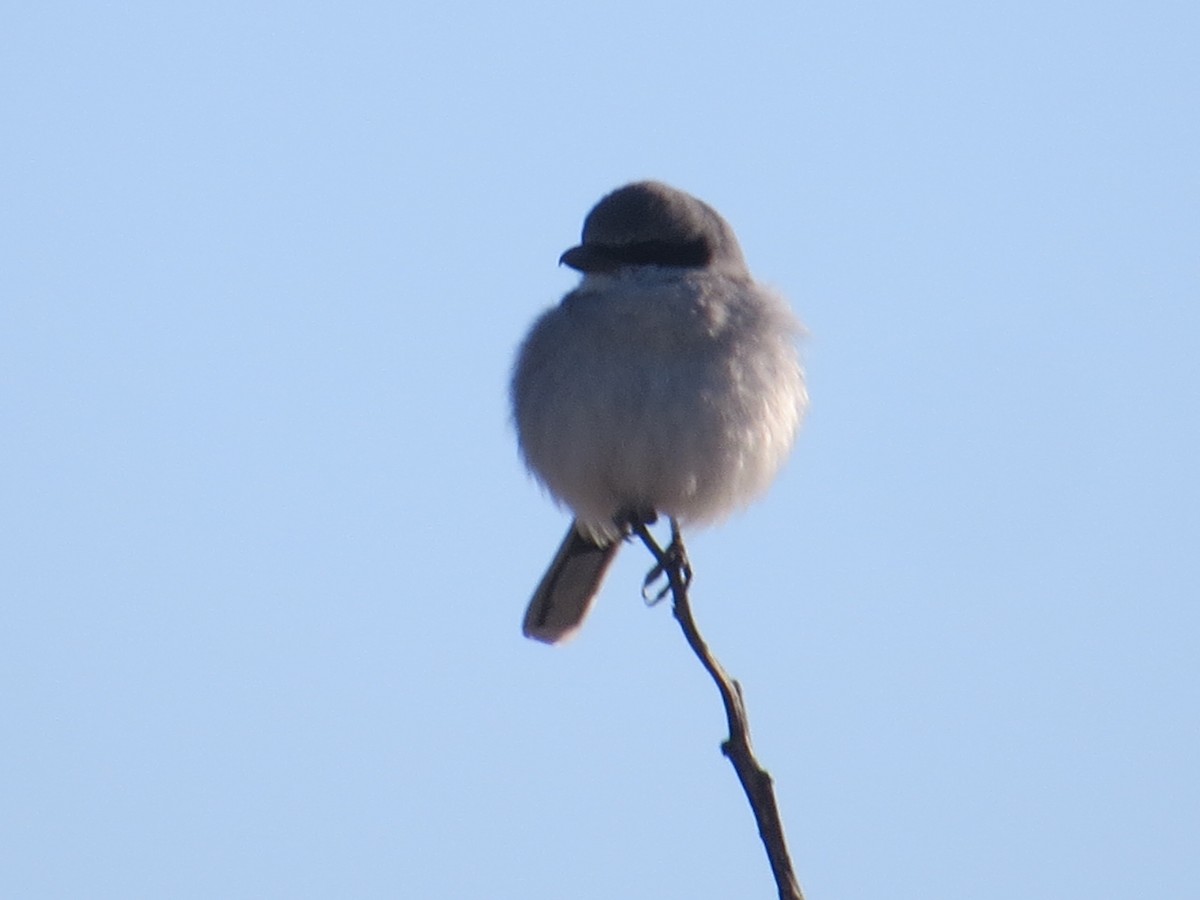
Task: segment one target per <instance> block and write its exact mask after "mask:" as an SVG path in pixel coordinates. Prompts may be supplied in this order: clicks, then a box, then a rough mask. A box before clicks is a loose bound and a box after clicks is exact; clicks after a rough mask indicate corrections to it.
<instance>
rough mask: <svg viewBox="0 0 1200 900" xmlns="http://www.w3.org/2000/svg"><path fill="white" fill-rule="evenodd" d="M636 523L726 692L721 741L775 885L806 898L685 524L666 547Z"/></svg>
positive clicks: (695, 647) (680, 615) (695, 643)
mask: <svg viewBox="0 0 1200 900" xmlns="http://www.w3.org/2000/svg"><path fill="white" fill-rule="evenodd" d="M630 527H631V528H632V530H633V533H634V534H636V535H637V536H638V537H639V538H641V540H642V543H643V544H645V545H646V548H647V549H648V550H649V551H650V553H651V554H653V556H654V561H655V564H656V565H655V568H654V569H653V570H652V571H651V572H650V575H649V576H647V582H650V581H653V580H655V579H657V578H658V576H659V574H665V575H666V576H667V582H668V585H669V587H670V589H671V596H672V598H673V601H674V612H675V618H676V620H678V622H679V627H680V628H682V629H683V636H684V637H685V638H686V639H687V642H688V646H690V647H691V648H692V652H693V653H695V654H696V657H697V658H698V659H699V660H700V664H701V665H702V666H704V668H705V670H706V671H707V672H708V674H709V675H711V676H712V680H713V681H714V682H716V685H717V690H718V691H720V693H721V702H722V703H724V704H725V718H726V719H727V720H728V722H729V737H728V739H726V740H725V741H724V742H723V743H722V744H721V752H722V753H724V754H725V756H726V757H728V758H729V761H730V762H731V763H732V764H733V769H734V771H735V772H736V773H737V777H738V781H740V782H741V783H742V790H743V791H745V792H746V799H747V800H749V801H750V809H751V810H752V811H753V812H754V819H755V821H756V822H757V823H758V834H759V837H761V838H762V842H763V846H764V847H765V848H766V850H767V859H768V860H769V861H770V863H771V872H772V873H773V874H774V876H775V885H776V887H778V888H779V897H780V900H804V894H803V893H802V892H801V890H800V884H799V882H798V881H797V880H796V873H795V871H794V870H793V869H792V859H791V856H790V855H789V854H788V849H787V842H786V841H785V840H784V837H783V822H782V820H781V819H780V816H779V806H778V804H776V802H775V787H774V783H773V782H772V781H771V776H770V775H769V774H768V773H767V771H766V769H764V768H763V767H762V766H760V765H759V763H758V760H757V759H755V757H754V751H753V749H752V748H751V746H750V725H749V722H748V721H747V719H746V706H745V703H744V702H743V700H742V687H741V685H740V684H738V683H737V681H735V680H734V679H733V678H730V677H729V674H728V673H727V672H726V671H725V670H724V669H723V668H722V667H721V664H720V663H719V662H717V659H716V657H715V656H713V654H712V651H711V650H709V649H708V644H706V643H705V641H704V638H703V637H701V635H700V630H699V629H698V628H697V627H696V620H695V619H694V618H693V617H692V607H691V603H690V602H689V600H688V593H687V586H688V583H689V582H690V581H691V567H690V566H689V565H688V561H687V552H686V551H685V550H684V547H683V540H682V538H681V536H680V534H679V525H678V523H677V522H676V521H675V520H674V519H672V520H671V544H670V546H669V547H667V549H666V550H664V549H663V548H662V547H660V546H659V545H658V542H657V541H656V540H655V539H654V536H653V535H652V534H651V533H650V531H649V529H648V528H647V527H646V525H645V524H644V523H642V522H638V521H635V522H634V523H632V524H631V526H630Z"/></svg>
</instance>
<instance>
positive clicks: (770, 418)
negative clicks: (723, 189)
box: [512, 268, 808, 534]
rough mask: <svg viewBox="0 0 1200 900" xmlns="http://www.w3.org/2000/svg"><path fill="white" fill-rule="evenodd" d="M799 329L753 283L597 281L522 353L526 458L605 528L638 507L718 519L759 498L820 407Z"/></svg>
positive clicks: (517, 386)
mask: <svg viewBox="0 0 1200 900" xmlns="http://www.w3.org/2000/svg"><path fill="white" fill-rule="evenodd" d="M797 331H798V326H797V324H796V322H795V319H794V318H793V317H792V315H791V313H790V311H789V310H788V308H787V306H786V304H785V303H784V302H783V300H782V299H781V298H779V297H778V296H776V295H775V294H773V293H771V292H769V291H767V290H765V289H763V288H761V287H759V286H758V285H756V284H754V282H753V281H751V280H750V279H749V278H747V277H741V276H730V275H726V274H718V273H713V272H685V273H680V272H679V271H678V270H671V269H653V268H650V269H641V270H636V271H635V272H632V273H629V272H627V273H624V274H621V275H616V276H591V277H588V278H587V279H585V280H584V282H583V283H582V284H581V285H580V287H579V289H578V290H576V291H574V292H572V293H571V294H568V295H567V296H566V298H564V300H563V301H562V303H561V304H559V305H558V306H556V307H554V308H553V309H551V310H549V311H547V312H546V313H545V314H543V315H542V317H541V318H540V319H538V321H537V322H536V323H535V324H534V326H533V329H532V330H531V331H530V333H529V336H528V337H527V338H526V340H525V342H524V344H523V345H522V347H521V350H520V353H519V355H518V359H517V363H516V367H515V369H514V373H513V380H512V403H513V413H514V419H515V422H516V427H517V434H518V439H519V442H520V446H521V452H522V455H523V456H524V458H525V461H526V463H527V464H528V466H529V468H530V470H531V471H532V472H533V473H534V474H535V475H536V476H537V477H538V479H539V480H540V481H541V482H542V483H543V484H544V485H545V486H546V487H547V489H548V490H549V491H550V493H551V494H552V495H553V496H554V497H555V498H556V499H557V500H558V501H559V502H561V503H563V504H565V505H566V506H568V507H570V508H571V510H572V511H573V512H574V513H575V515H576V517H577V518H578V519H579V520H580V521H581V523H582V524H583V525H584V526H585V527H588V528H590V529H591V530H593V531H595V532H597V533H602V534H612V533H613V528H612V525H611V523H612V520H613V517H614V516H616V515H617V514H618V513H621V512H622V511H626V510H631V509H647V508H653V509H654V510H656V511H657V512H658V513H660V514H662V515H667V516H672V517H674V518H677V519H680V520H681V521H683V522H690V523H703V522H711V521H714V520H716V519H719V518H721V517H723V516H725V515H727V514H729V513H730V512H732V511H734V510H735V509H737V508H739V507H742V506H744V505H746V504H747V503H749V502H750V501H751V500H753V499H754V498H755V497H757V496H758V495H759V494H761V493H762V492H763V491H764V490H765V489H766V488H767V487H768V485H769V484H770V482H771V481H772V480H773V479H774V477H775V475H776V473H777V472H778V471H779V468H780V467H781V466H782V464H783V462H784V460H785V459H786V458H787V455H788V453H789V452H790V450H791V447H792V444H793V441H794V439H795V435H796V431H797V429H798V427H799V425H800V421H801V419H802V417H803V415H804V412H805V408H806V407H807V402H808V397H807V393H806V390H805V386H804V379H803V373H802V370H801V367H800V363H799V359H798V356H797V352H796V345H795V342H796V337H797Z"/></svg>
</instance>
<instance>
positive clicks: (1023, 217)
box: [0, 0, 1200, 900]
mask: <svg viewBox="0 0 1200 900" xmlns="http://www.w3.org/2000/svg"><path fill="white" fill-rule="evenodd" d="M745 6H746V7H747V8H745V9H736V10H735V8H734V7H733V6H731V5H729V4H716V3H708V2H690V3H682V2H680V3H666V2H657V0H649V2H645V0H644V2H640V3H636V4H635V3H627V2H617V3H609V4H588V5H583V4H579V5H564V4H559V3H532V2H528V3H527V2H515V3H510V4H505V5H496V4H482V3H447V4H441V5H433V4H430V5H428V8H423V9H421V10H413V9H408V8H405V5H402V4H372V3H366V4H338V5H334V4H324V5H323V4H301V5H294V4H287V5H285V4H278V5H274V4H256V3H251V4H227V3H217V4H205V5H203V6H194V7H164V6H163V5H162V4H134V3H127V4H60V3H53V2H51V3H44V4H27V5H25V7H23V8H22V9H20V10H10V11H8V12H6V13H5V14H4V16H3V27H0V103H2V107H0V110H2V112H3V121H4V123H5V126H4V130H3V137H2V138H0V242H2V243H0V245H2V246H3V248H4V249H3V265H2V266H0V410H2V418H0V447H2V448H3V455H4V462H5V465H4V471H3V475H2V477H0V592H2V599H0V686H2V687H0V809H3V811H4V812H3V814H0V893H3V894H4V895H5V896H13V897H38V898H51V897H72V898H73V897H83V896H87V897H114V898H115V897H121V898H128V897H172V898H175V897H180V898H191V897H195V898H211V897H228V898H237V897H247V898H249V897H289V898H298V897H333V896H339V897H397V896H400V897H463V896H474V897H494V898H523V900H537V898H562V897H571V898H575V900H587V898H600V897H606V898H607V897H615V896H619V897H626V898H638V897H646V898H650V897H655V898H659V897H667V896H681V897H702V898H708V897H712V898H726V897H757V896H763V897H768V896H773V893H772V891H773V887H772V884H771V881H770V875H769V870H768V869H767V866H766V862H765V859H764V857H763V854H762V850H761V847H760V845H759V843H758V839H757V836H756V834H755V833H754V829H753V823H752V820H751V818H750V815H749V813H748V811H747V809H746V808H745V801H744V798H743V797H742V795H741V793H740V791H739V789H738V787H737V783H736V781H735V779H734V776H733V772H732V770H731V769H730V768H729V766H728V763H727V762H726V761H725V760H724V759H723V758H722V757H721V756H720V753H719V751H718V745H719V742H720V741H721V740H722V738H723V737H724V736H725V731H724V720H723V716H722V714H721V710H720V706H719V701H718V698H717V695H716V693H715V691H714V690H713V688H712V686H711V684H710V683H709V682H708V680H707V678H706V677H705V675H704V673H703V672H702V671H701V669H700V668H699V666H698V664H697V663H696V661H695V659H694V658H692V657H691V656H690V655H689V653H688V652H687V650H686V647H685V646H684V643H683V640H682V638H681V636H680V635H679V633H678V630H677V628H676V626H675V624H674V622H673V621H672V619H671V617H670V613H669V610H668V609H667V608H666V607H665V606H662V607H659V608H655V609H652V610H649V611H648V610H647V609H645V608H644V606H643V605H642V603H641V601H640V599H639V597H638V587H639V585H640V580H641V577H642V575H643V574H644V572H645V570H646V569H647V566H648V560H647V559H646V558H645V555H644V553H642V552H640V551H638V550H637V549H636V548H632V547H631V548H629V549H628V550H627V551H626V552H625V553H624V554H623V555H622V557H621V558H620V559H619V560H618V563H617V566H616V568H615V570H614V572H613V574H612V576H611V577H610V579H609V581H608V584H607V586H606V589H605V592H604V594H603V596H602V598H601V601H600V603H599V604H598V606H597V609H596V610H595V612H594V614H593V617H592V618H591V619H590V620H589V622H588V625H587V627H586V628H585V629H584V631H583V632H582V633H581V635H580V636H579V637H578V639H577V640H576V641H575V642H574V643H572V644H570V645H569V646H567V647H565V648H559V649H550V648H546V647H542V646H540V645H536V644H534V643H532V642H528V641H526V640H524V639H523V638H522V637H521V636H520V631H519V624H520V620H521V615H522V612H523V610H524V605H525V603H526V601H527V599H528V596H529V594H530V592H531V590H532V588H533V586H534V585H535V584H536V582H537V580H538V578H539V577H540V575H541V573H542V571H543V569H544V567H545V565H546V563H547V562H548V561H549V559H550V557H551V555H552V554H553V551H554V549H555V547H556V545H557V541H558V540H559V539H560V538H561V534H562V532H563V530H564V529H565V527H566V516H565V515H564V513H563V512H562V511H560V510H557V509H555V508H554V506H553V505H552V504H551V503H550V502H549V501H548V500H547V499H546V498H545V497H544V496H542V495H541V493H540V491H539V490H538V489H537V487H536V486H535V485H534V484H533V483H532V481H531V480H530V479H529V478H528V477H527V476H526V475H525V473H524V472H523V471H522V469H521V466H520V463H519V460H518V458H517V455H516V450H515V445H514V440H513V435H512V431H511V428H510V427H509V424H508V421H507V409H506V397H505V390H506V381H507V376H508V369H509V366H510V364H511V359H512V354H513V351H514V349H515V346H516V343H517V342H518V340H519V339H520V337H521V336H522V334H523V332H524V330H525V329H526V328H527V327H528V325H529V323H530V321H531V320H532V319H533V317H534V316H535V315H537V313H538V312H539V311H540V310H542V309H543V308H545V307H546V306H548V305H549V304H552V303H554V302H556V300H557V299H558V298H559V297H560V296H561V295H562V293H563V292H564V291H566V290H568V289H569V288H570V287H571V285H572V284H573V281H574V276H573V274H572V273H571V272H569V271H567V270H565V269H561V268H558V267H557V266H556V260H557V258H558V255H559V253H561V251H562V250H563V249H565V248H566V247H567V246H570V245H571V244H572V243H574V242H575V241H576V239H577V237H578V233H579V227H580V225H581V223H582V219H583V216H584V214H585V213H586V212H587V210H588V209H589V208H590V206H591V204H592V203H594V202H595V200H596V199H597V198H599V197H600V196H601V195H602V194H603V193H604V192H606V191H607V190H610V189H611V188H613V187H616V186H617V185H619V184H622V183H624V182H626V181H629V180H632V179H636V178H643V177H655V178H659V179H662V180H665V181H667V182H669V183H672V184H674V185H676V186H678V187H681V188H684V189H686V190H688V191H690V192H692V193H695V194H697V195H698V196H700V197H702V198H704V199H705V200H707V201H708V202H710V203H712V204H713V205H714V206H716V207H717V208H718V209H719V210H721V211H722V213H724V214H725V216H726V217H727V218H728V219H729V220H730V221H731V222H732V223H733V225H734V226H735V228H736V229H737V231H738V234H739V236H740V238H741V241H742V244H743V247H744V249H745V252H746V255H747V258H748V260H749V262H750V264H751V266H752V268H753V269H754V270H755V272H756V273H757V274H758V276H759V277H760V278H761V279H762V280H764V281H766V282H768V283H769V284H771V285H773V286H775V287H777V288H778V289H780V290H781V291H783V292H784V293H785V294H786V295H787V296H788V297H790V298H791V300H792V302H793V305H794V306H795V308H796V310H797V312H798V313H799V315H800V316H801V317H802V318H803V320H804V321H805V323H806V324H807V326H808V329H809V332H810V334H809V337H808V338H807V340H806V342H805V346H804V354H805V358H806V361H807V366H808V369H809V377H810V388H811V393H812V397H813V407H812V412H811V415H810V418H809V420H808V422H807V423H806V426H805V430H804V432H803V434H802V436H801V439H800V441H799V443H798V446H797V450H796V453H795V455H794V457H793V459H792V461H791V463H790V465H789V467H788V468H787V469H786V471H785V472H784V474H783V475H782V477H781V478H780V480H779V481H778V483H777V484H776V486H775V488H774V490H773V491H772V493H771V494H770V495H769V496H768V497H767V498H766V499H765V500H764V501H762V502H761V503H760V504H758V505H757V506H755V507H753V508H752V509H751V510H749V511H748V512H746V513H745V514H743V515H740V516H738V517H736V518H735V519H733V520H731V521H730V522H729V523H728V524H727V525H725V526H723V527H721V528H718V529H714V530H712V531H707V532H703V533H698V534H696V535H694V536H692V538H691V541H690V546H691V551H692V558H693V562H694V564H695V567H696V573H697V574H696V582H695V587H694V605H695V610H696V615H697V617H698V618H699V620H700V623H701V627H702V628H703V630H704V632H705V634H706V636H707V637H708V639H709V641H710V643H711V645H712V646H713V648H714V650H715V651H716V652H717V654H718V655H719V656H720V658H721V659H722V660H723V662H724V663H725V664H726V666H727V667H728V668H729V669H730V671H731V672H732V673H733V674H734V675H735V676H737V677H738V678H739V679H740V680H741V681H742V683H743V686H744V688H745V691H746V696H747V700H748V703H749V709H750V715H751V722H752V726H753V729H754V739H755V745H756V748H757V750H758V754H759V756H760V759H761V760H762V762H763V763H764V765H765V766H766V767H767V768H768V769H769V770H770V771H771V772H772V774H773V775H774V777H775V779H776V783H777V790H778V794H779V799H780V803H781V806H782V810H783V815H784V819H785V825H786V828H787V832H788V836H789V839H790V842H791V845H792V849H793V854H794V857H795V861H796V866H797V869H798V872H799V875H800V878H801V880H802V882H803V883H804V885H805V887H806V890H807V892H808V894H809V896H810V900H820V898H822V897H838V898H856V897H862V898H868V897H880V896H888V897H894V898H906V897H912V898H918V897H919V898H923V900H924V898H930V897H948V898H950V897H972V898H976V900H986V898H992V897H995V898H1000V897H1004V898H1008V897H1012V896H1022V897H1024V898H1043V897H1044V898H1054V900H1062V898H1068V897H1088V898H1089V900H1094V898H1103V897H1125V896H1130V895H1134V896H1147V897H1163V898H1166V897H1183V896H1187V895H1189V893H1190V892H1191V891H1193V890H1194V887H1195V884H1196V883H1197V881H1198V880H1200V864H1198V863H1197V856H1196V853H1195V844H1196V836H1197V833H1198V831H1200V813H1198V810H1200V778H1198V777H1197V768H1196V759H1197V758H1198V755H1200V735H1198V729H1197V720H1196V709H1197V701H1198V700H1200V697H1198V694H1200V687H1198V686H1200V677H1198V676H1200V671H1198V670H1200V665H1198V664H1197V662H1196V659H1197V656H1198V654H1197V643H1198V637H1200V612H1198V604H1197V600H1198V599H1200V560H1198V558H1197V557H1198V554H1197V547H1198V546H1200V512H1198V510H1200V477H1198V473H1197V464H1196V460H1197V458H1198V453H1200V440H1198V437H1200V363H1198V362H1197V356H1198V354H1197V349H1196V348H1197V335H1198V334H1200V312H1198V309H1200V304H1198V303H1197V301H1198V299H1200V296H1198V295H1200V253H1198V252H1197V248H1198V247H1200V176H1198V172H1200V169H1198V167H1197V160H1200V117H1198V116H1197V114H1196V102H1197V97H1198V96H1200V62H1198V61H1197V60H1198V57H1197V54H1196V52H1195V48H1196V46H1197V45H1198V43H1200V12H1198V11H1197V8H1196V7H1195V5H1194V4H1189V3H1182V2H1177V3H1170V2H1163V0H1152V2H1149V3H1146V2H1142V3H1133V2H1125V3H1104V2H1101V3H1091V4H1083V3H1069V2H1064V0H1055V2H1049V3H1028V2H1024V3H1022V2H1018V3H1008V4H961V3H950V2H917V3H910V4H883V3H869V2H868V3H836V4H834V3H824V4H795V3H782V2H775V3H757V4H746V5H745Z"/></svg>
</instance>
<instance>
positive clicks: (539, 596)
mask: <svg viewBox="0 0 1200 900" xmlns="http://www.w3.org/2000/svg"><path fill="white" fill-rule="evenodd" d="M620 546H621V541H620V539H617V540H614V541H610V542H609V543H608V544H606V545H604V546H601V545H600V544H597V543H596V542H595V541H593V540H592V539H591V538H589V537H585V536H584V535H582V534H580V533H579V530H578V529H577V528H576V527H575V523H574V522H572V523H571V530H570V531H568V532H567V536H566V538H565V539H564V540H563V542H562V546H561V547H559V548H558V553H557V555H556V556H555V557H554V562H552V563H551V564H550V568H549V570H548V571H547V572H546V574H545V575H544V576H543V577H542V581H541V584H539V585H538V586H537V590H536V591H534V592H533V599H532V600H530V601H529V609H527V610H526V611H525V624H524V626H523V630H524V632H525V637H529V638H533V639H534V640H535V641H543V642H544V643H547V644H557V643H559V642H560V641H565V640H566V639H567V638H569V637H571V635H573V634H574V633H575V632H576V631H577V630H578V629H579V626H580V625H582V624H583V619H584V617H585V616H586V615H587V614H588V610H589V609H591V608H592V601H593V600H595V599H596V594H597V593H598V592H599V590H600V583H601V582H602V581H603V580H604V575H605V573H606V572H608V567H609V566H610V565H612V561H613V559H614V558H615V557H616V555H617V550H618V549H619V548H620Z"/></svg>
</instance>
